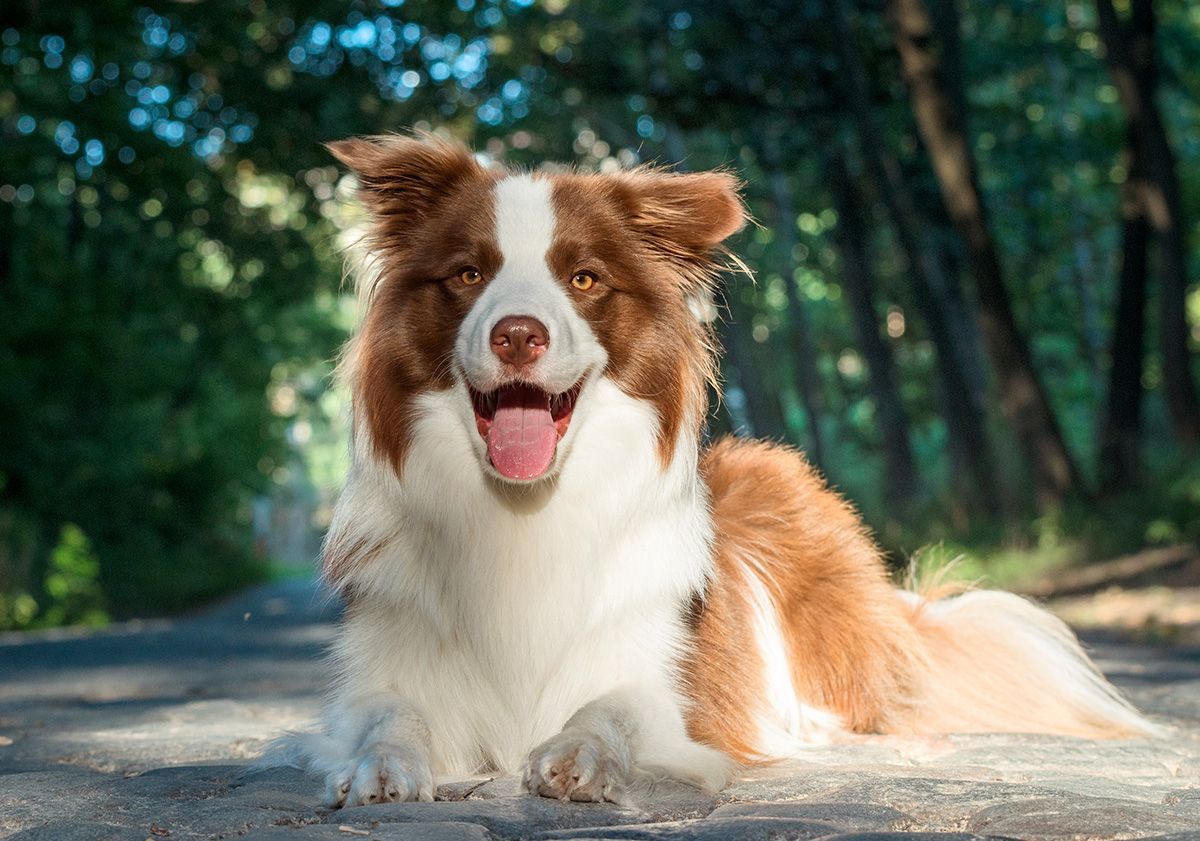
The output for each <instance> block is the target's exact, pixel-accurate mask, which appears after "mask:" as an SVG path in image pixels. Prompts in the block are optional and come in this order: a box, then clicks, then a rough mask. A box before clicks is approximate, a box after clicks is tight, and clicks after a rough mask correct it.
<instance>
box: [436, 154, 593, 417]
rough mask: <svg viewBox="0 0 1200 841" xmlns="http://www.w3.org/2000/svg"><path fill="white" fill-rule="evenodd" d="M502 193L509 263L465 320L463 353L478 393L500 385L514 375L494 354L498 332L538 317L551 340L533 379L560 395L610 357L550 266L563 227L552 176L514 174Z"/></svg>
mask: <svg viewBox="0 0 1200 841" xmlns="http://www.w3.org/2000/svg"><path fill="white" fill-rule="evenodd" d="M494 189H495V197H496V245H497V246H498V247H499V249H500V255H501V258H502V262H501V264H500V269H499V271H497V272H496V276H495V277H491V278H487V284H486V286H485V288H484V290H483V293H482V294H481V295H480V296H479V299H478V300H477V301H476V302H475V305H474V306H473V307H472V308H471V311H470V312H469V313H468V314H467V317H466V318H465V319H464V320H463V323H462V326H461V327H460V328H459V335H458V340H457V342H456V343H455V348H454V350H455V356H456V357H457V361H458V364H459V366H460V367H461V369H462V371H463V373H464V374H466V376H467V380H468V381H469V382H470V383H471V384H472V385H473V386H474V387H475V388H477V389H480V390H484V391H488V390H491V389H493V388H496V387H497V386H498V385H499V384H500V383H501V382H502V380H504V379H505V377H506V376H507V375H506V373H505V371H504V369H503V366H501V364H500V362H499V361H498V360H497V358H496V355H495V354H494V353H492V350H491V345H490V336H491V330H492V327H493V326H495V324H496V323H497V322H498V321H500V319H502V318H505V317H506V316H510V315H526V316H530V317H532V318H536V319H537V320H538V321H540V322H542V324H544V325H545V326H546V330H547V333H548V334H549V337H550V342H549V345H548V346H547V348H546V352H545V353H544V354H543V355H542V356H541V358H540V359H538V361H537V362H536V363H535V364H534V365H533V366H532V370H531V371H529V372H528V374H527V376H528V377H529V378H530V379H531V380H532V381H533V382H534V383H535V384H537V385H539V386H540V387H542V388H543V389H545V390H546V391H549V392H550V393H552V394H557V393H560V392H563V391H566V390H567V389H569V388H571V387H572V386H574V385H575V384H576V383H578V382H579V381H580V380H581V379H582V378H583V377H584V376H585V375H586V374H587V373H589V372H592V371H598V370H600V369H601V368H603V367H604V363H605V362H606V361H607V359H608V355H607V354H606V353H605V351H604V348H603V347H602V346H601V345H600V342H599V341H598V340H597V339H596V335H595V333H594V332H593V331H592V329H591V327H590V326H589V325H588V323H587V321H586V320H585V319H584V318H583V317H582V316H581V315H580V314H579V312H578V310H576V308H575V302H574V301H573V300H572V297H571V296H572V292H571V291H570V290H569V287H568V286H567V283H566V278H559V277H555V275H554V273H553V272H552V271H551V269H550V265H549V263H547V261H546V252H548V251H549V250H550V245H551V243H552V242H553V240H554V226H555V215H554V204H553V199H552V189H553V185H552V182H551V179H549V178H534V177H533V176H530V175H512V176H509V177H508V178H505V179H504V180H502V181H500V182H499V183H497V184H496V186H495V188H494Z"/></svg>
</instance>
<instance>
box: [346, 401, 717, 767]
mask: <svg viewBox="0 0 1200 841" xmlns="http://www.w3.org/2000/svg"><path fill="white" fill-rule="evenodd" d="M467 399H469V398H468V397H467V395H466V394H465V393H460V391H459V389H453V390H451V391H447V392H439V393H434V394H429V395H425V396H424V397H423V398H422V399H421V403H420V406H419V409H418V419H417V421H416V423H415V425H414V430H413V432H414V434H413V440H412V446H411V451H410V455H409V458H408V461H407V462H406V464H405V470H404V473H403V478H402V480H397V478H396V476H395V474H393V473H392V472H391V471H390V469H389V468H387V467H386V466H384V465H382V464H380V463H379V462H378V461H376V459H375V458H374V456H373V455H372V454H371V453H370V447H369V441H367V440H366V438H365V436H363V435H361V434H360V436H359V437H358V448H357V452H356V454H355V466H354V470H353V472H352V476H351V479H350V482H349V484H348V486H347V489H346V491H345V493H344V494H343V497H342V500H341V501H340V503H339V507H338V512H337V515H336V517H335V522H334V527H333V532H334V533H335V535H338V536H339V539H342V540H346V539H347V538H349V539H350V542H356V541H362V542H363V545H372V546H373V545H382V546H383V547H384V548H383V549H382V550H381V551H380V552H379V553H378V554H377V555H376V556H375V557H374V558H373V559H372V560H371V561H369V562H368V563H365V564H363V565H361V566H360V567H358V568H355V569H354V571H353V572H351V574H350V575H349V577H348V579H347V582H346V583H347V585H348V586H349V587H351V588H352V589H353V591H354V592H355V594H356V601H355V605H354V607H353V609H352V610H351V611H350V613H349V616H348V619H347V622H346V624H345V626H344V628H343V630H342V632H341V634H340V637H339V640H338V642H337V644H336V646H335V652H334V656H335V662H336V665H337V667H338V675H339V676H338V680H337V683H336V685H335V689H334V693H333V697H332V698H331V710H332V709H334V708H337V707H343V706H344V705H346V704H348V703H353V702H354V701H355V700H356V698H358V697H362V696H365V695H368V694H371V693H376V692H380V691H389V692H398V693H401V694H402V695H404V696H405V697H406V698H407V699H409V700H410V701H411V702H412V703H413V705H414V706H415V707H416V708H417V709H418V711H419V712H420V713H421V715H422V716H423V718H424V719H425V721H426V723H427V724H428V726H429V730H430V736H431V744H432V750H433V757H432V758H433V767H434V771H435V773H439V774H465V773H472V772H475V771H477V770H479V769H480V768H482V767H492V768H495V769H497V770H501V771H513V770H516V769H517V768H518V767H519V766H520V764H521V763H522V762H523V761H524V759H525V757H526V755H527V754H528V752H529V750H530V749H531V748H532V747H533V746H535V745H536V744H538V743H539V742H541V741H543V740H544V739H546V738H548V737H549V736H551V735H553V734H554V733H555V732H557V731H558V730H559V728H561V727H562V726H563V723H564V722H565V721H566V720H567V719H568V718H569V717H570V716H571V715H572V714H573V713H574V712H575V711H576V710H577V709H578V708H579V707H580V706H581V705H583V704H584V703H586V702H588V701H589V700H591V699H594V698H596V697H598V696H600V695H603V694H604V693H606V692H610V691H613V690H617V689H620V688H622V687H623V686H626V685H632V684H637V685H639V686H642V687H658V691H660V692H661V693H663V695H664V696H669V697H672V698H677V693H676V690H675V688H674V685H673V678H674V668H675V662H676V659H677V657H678V654H679V651H680V647H681V645H683V644H684V643H685V629H684V628H683V626H682V619H681V617H682V612H683V607H684V606H685V604H686V602H687V600H688V599H689V598H690V597H691V595H692V594H693V593H695V592H696V591H697V590H698V589H699V588H700V587H701V586H702V584H703V581H704V579H705V577H706V576H707V575H708V573H709V570H710V564H711V560H710V540H711V534H710V532H711V526H710V524H709V516H708V506H707V498H706V496H705V493H704V489H703V486H702V483H701V482H700V481H699V479H698V477H697V475H696V465H695V458H696V448H695V445H694V442H687V441H681V442H680V443H679V446H678V447H676V451H675V457H674V460H673V462H672V463H671V464H670V465H669V466H668V467H667V468H666V469H665V470H663V469H662V468H661V463H660V461H659V458H658V453H657V448H656V440H655V439H656V433H657V418H656V416H655V414H654V412H653V410H652V409H651V408H650V407H649V406H648V405H646V404H645V403H643V402H641V401H637V400H634V399H632V398H630V397H628V396H627V395H625V394H624V393H623V392H621V391H620V389H619V388H617V386H616V385H615V384H613V383H612V382H610V381H608V380H605V379H599V380H597V381H595V382H593V383H591V384H590V385H589V386H588V387H587V388H586V389H585V391H584V393H583V395H582V396H581V398H580V400H579V404H578V406H577V408H576V414H575V417H574V419H573V421H572V425H571V430H570V434H569V435H568V436H567V438H565V439H564V440H563V442H562V443H561V445H560V446H561V447H562V448H563V451H562V452H561V453H560V455H561V456H562V457H563V461H562V465H563V466H562V469H561V470H560V471H559V473H558V475H557V476H556V477H555V478H554V479H552V480H550V481H549V482H547V483H544V485H545V486H544V487H540V488H539V489H538V490H536V491H534V489H532V488H515V487H508V486H500V485H498V484H497V483H496V482H495V481H494V480H493V479H491V478H489V477H487V476H486V475H485V474H484V473H483V471H482V470H481V467H480V464H479V461H478V454H477V452H476V451H475V450H474V449H473V446H474V443H475V442H474V441H473V439H472V437H471V436H473V435H475V432H474V430H473V429H470V428H468V421H467V419H465V418H464V417H463V413H462V412H460V411H454V410H453V407H454V406H456V405H457V406H461V405H463V404H462V403H461V402H459V401H466V400H467ZM580 444H586V446H576V445H580ZM572 450H574V452H572ZM531 491H532V492H531Z"/></svg>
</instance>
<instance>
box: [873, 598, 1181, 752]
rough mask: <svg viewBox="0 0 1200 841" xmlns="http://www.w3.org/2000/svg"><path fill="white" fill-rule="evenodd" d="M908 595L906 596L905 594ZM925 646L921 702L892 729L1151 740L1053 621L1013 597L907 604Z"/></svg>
mask: <svg viewBox="0 0 1200 841" xmlns="http://www.w3.org/2000/svg"><path fill="white" fill-rule="evenodd" d="M906 595H911V594H906ZM911 604H912V607H911V609H912V614H911V619H912V622H913V625H914V626H915V627H916V628H917V631H918V633H919V634H920V637H921V643H922V647H923V648H924V650H925V662H926V677H925V679H924V680H923V681H922V682H923V684H924V686H923V691H922V693H921V700H920V702H919V703H918V704H916V705H914V706H913V707H912V708H911V709H910V714H909V715H908V716H905V717H904V720H902V721H899V722H896V724H897V725H898V726H899V728H901V729H908V730H911V731H915V732H924V733H929V732H940V733H948V732H959V733H961V732H1020V733H1057V734H1062V735H1068V736H1083V737H1086V738H1116V737H1121V736H1138V735H1143V736H1144V735H1158V734H1159V732H1160V728H1158V727H1157V726H1155V725H1154V724H1152V723H1151V722H1149V721H1147V720H1146V719H1145V718H1144V717H1143V716H1142V715H1141V714H1140V713H1138V712H1137V710H1135V709H1134V708H1133V707H1132V706H1131V705H1130V704H1129V702H1128V701H1126V700H1125V699H1124V698H1123V697H1121V694H1120V693H1119V692H1118V691H1117V689H1116V687H1114V686H1113V685H1112V684H1111V683H1109V682H1108V680H1107V679H1105V677H1104V675H1103V674H1101V672H1100V670H1099V669H1098V668H1096V665H1095V664H1094V663H1093V662H1092V661H1091V659H1090V658H1089V657H1088V656H1087V654H1086V653H1085V652H1084V650H1083V647H1082V646H1081V645H1080V644H1079V640H1078V639H1076V637H1075V634H1074V633H1073V632H1072V631H1071V629H1070V628H1068V627H1067V626H1066V624H1065V623H1063V622H1062V620H1060V619H1058V617H1056V616H1054V615H1053V614H1051V613H1050V612H1049V611H1047V610H1045V609H1043V608H1041V607H1038V606H1037V605H1036V604H1034V603H1033V602H1031V601H1029V600H1027V599H1024V598H1022V597H1020V596H1017V595H1014V594H1012V593H1004V592H998V591H995V590H976V591H972V592H967V593H964V594H963V595H960V596H953V597H951V598H947V599H940V600H937V601H924V600H922V599H920V598H919V597H915V596H914V597H913V598H912V600H911Z"/></svg>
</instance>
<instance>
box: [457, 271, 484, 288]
mask: <svg viewBox="0 0 1200 841" xmlns="http://www.w3.org/2000/svg"><path fill="white" fill-rule="evenodd" d="M458 279H459V280H461V281H462V282H463V283H465V284H466V285H467V286H474V285H475V284H476V283H479V281H481V280H483V273H482V272H480V271H479V269H472V268H466V269H463V270H462V271H461V272H459V273H458Z"/></svg>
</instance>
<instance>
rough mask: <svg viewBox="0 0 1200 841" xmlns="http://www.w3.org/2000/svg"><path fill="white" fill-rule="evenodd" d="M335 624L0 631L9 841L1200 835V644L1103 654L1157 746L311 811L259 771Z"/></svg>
mask: <svg viewBox="0 0 1200 841" xmlns="http://www.w3.org/2000/svg"><path fill="white" fill-rule="evenodd" d="M332 615H333V611H332V609H330V608H329V606H328V605H326V606H324V607H323V606H322V603H321V600H320V599H319V597H318V596H317V594H316V593H315V591H314V590H313V588H312V586H311V585H309V584H306V583H286V584H280V585H271V586H269V587H265V588H262V589H259V590H256V591H252V592H250V593H247V594H244V595H243V596H241V597H238V598H236V599H234V600H232V601H230V602H228V603H226V604H224V605H222V606H221V607H219V608H217V609H214V610H212V611H209V612H207V613H204V614H202V615H199V616H195V617H191V618H186V619H181V620H175V621H155V622H142V623H131V624H128V625H124V626H120V627H116V628H113V629H110V630H108V631H104V632H102V633H86V632H77V631H55V632H46V633H38V634H32V635H0V838H12V839H21V841H33V839H46V841H52V840H53V841H58V839H63V840H64V841H84V839H86V840H87V841H93V839H94V840H95V841H99V839H131V841H143V840H144V839H161V838H169V839H193V838H203V839H218V838H248V839H275V838H279V839H294V841H309V839H338V840H339V841H355V839H358V838H363V839H429V840H430V841H451V839H455V841H458V840H459V839H518V838H531V839H558V838H563V839H566V838H571V839H585V838H591V839H617V838H623V839H725V838H730V839H764V841H765V839H817V838H819V839H827V840H828V839H839V841H849V839H858V841H868V840H869V839H874V841H883V839H893V838H894V839H908V840H909V841H912V839H914V838H927V839H932V838H938V839H946V841H957V840H958V839H972V838H983V837H994V838H1020V839H1108V838H1114V839H1115V838H1159V839H1166V838H1170V839H1184V838H1195V839H1200V650H1195V649H1192V650H1185V649H1178V648H1176V649H1172V650H1165V649H1154V648H1143V647H1135V646H1129V645H1122V644H1118V643H1115V642H1111V641H1110V642H1107V643H1098V644H1097V645H1096V646H1095V647H1096V651H1097V653H1098V656H1099V660H1100V662H1101V665H1102V666H1103V667H1104V668H1105V670H1106V671H1107V672H1108V673H1109V674H1110V675H1112V676H1113V678H1114V679H1115V680H1116V681H1117V683H1119V684H1120V685H1121V686H1122V687H1124V688H1125V689H1126V690H1127V691H1128V692H1129V694H1130V695H1131V696H1132V697H1133V698H1134V700H1135V701H1136V702H1137V703H1138V704H1139V705H1140V706H1141V707H1143V708H1144V709H1146V710H1148V711H1150V712H1151V713H1153V714H1154V715H1155V716H1156V717H1157V718H1158V719H1159V720H1160V721H1164V722H1166V723H1168V724H1170V725H1172V732H1171V735H1170V736H1169V737H1168V738H1167V739H1164V740H1161V741H1157V742H1150V741H1126V742H1108V743H1088V742H1082V741H1078V740H1072V739H1055V738H1032V737H1013V736H964V737H952V738H936V739H920V740H915V739H907V740H901V739H893V738H879V737H875V738H869V739H863V740H861V741H859V742H857V743H855V744H850V745H839V746H836V747H829V748H820V749H813V750H811V751H809V752H806V753H805V754H804V756H803V757H802V758H799V759H797V760H794V761H790V762H788V763H785V764H782V765H780V766H778V767H775V768H772V769H769V770H764V771H758V772H756V773H754V774H751V775H749V776H748V777H747V778H746V779H744V780H742V781H740V782H738V783H737V784H736V785H734V786H732V787H731V788H729V789H728V790H726V791H724V792H722V793H721V794H720V795H719V796H718V797H706V796H704V795H701V794H699V793H697V792H695V791H693V790H690V789H687V788H686V787H682V786H660V787H659V788H658V789H656V790H653V791H645V792H642V793H641V795H640V796H639V798H638V801H637V808H618V807H615V806H607V805H588V804H561V803H557V802H553V801H548V800H544V799H541V798H533V797H527V796H524V795H522V794H521V793H520V792H519V791H518V790H517V785H516V783H515V781H513V780H511V779H498V780H492V781H490V782H489V781H483V780H474V781H463V782H462V783H457V784H454V785H445V786H442V787H441V788H439V790H438V795H439V798H440V802H436V803H430V804H386V805H381V806H366V807H357V808H353V809H345V810H342V811H337V812H334V811H329V810H326V809H321V808H318V807H317V806H316V803H317V796H318V788H319V787H318V785H317V783H316V782H315V781H313V780H308V779H305V778H304V777H303V776H302V775H301V774H299V773H298V772H295V771H291V770H288V769H279V770H272V771H266V772H253V771H251V770H250V769H249V767H248V765H249V760H250V759H251V758H252V757H254V756H255V755H256V753H257V751H258V750H259V749H260V748H261V746H262V745H263V743H264V741H265V740H266V738H268V737H269V736H271V735H272V734H274V733H276V732H277V731H278V730H280V729H282V728H286V727H295V726H300V725H302V724H303V723H304V722H305V721H307V720H308V719H309V718H310V717H311V715H312V714H313V712H314V711H315V708H316V698H317V697H318V695H319V693H320V689H321V685H322V677H321V668H320V664H319V658H320V651H321V648H322V646H323V644H324V643H326V642H327V641H328V640H329V638H330V634H331V626H330V622H331V619H332ZM914 833H915V835H914Z"/></svg>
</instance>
